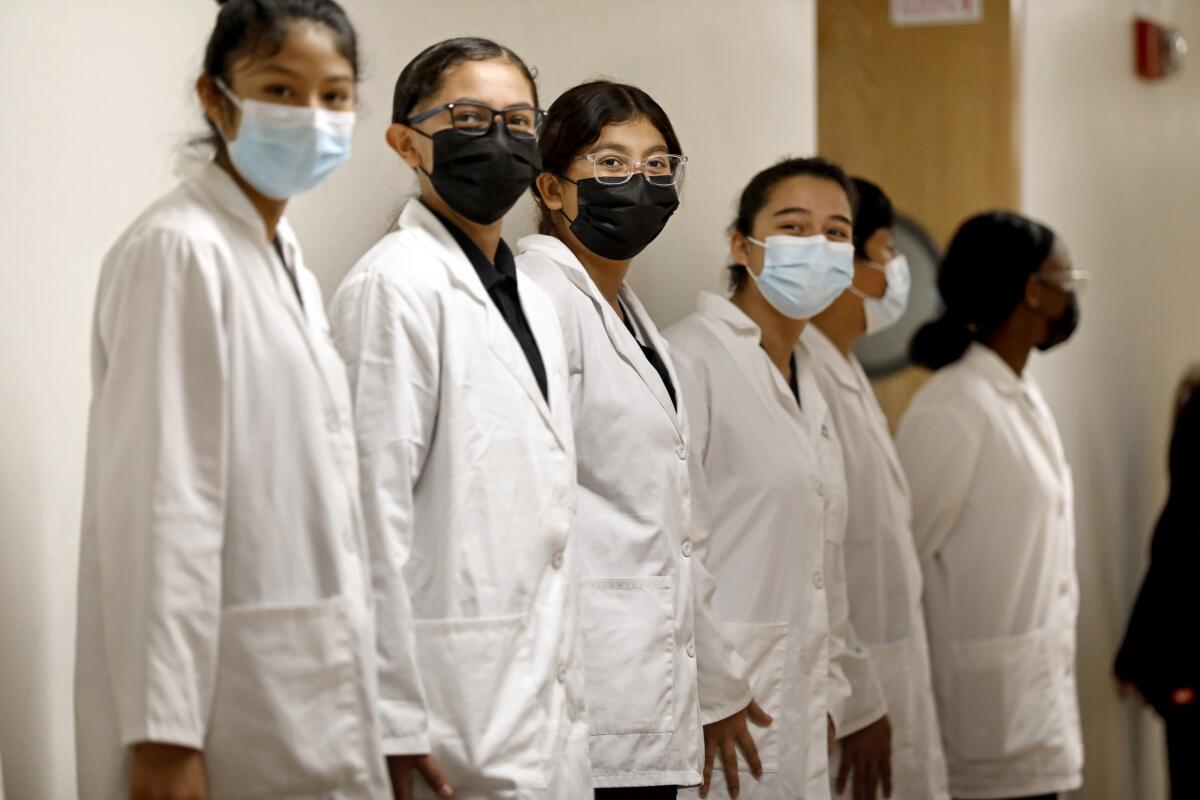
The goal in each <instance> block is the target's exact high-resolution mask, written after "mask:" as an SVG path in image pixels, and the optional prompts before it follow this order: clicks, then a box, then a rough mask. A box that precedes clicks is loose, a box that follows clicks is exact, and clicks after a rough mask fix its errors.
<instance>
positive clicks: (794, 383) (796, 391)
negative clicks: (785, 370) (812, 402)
mask: <svg viewBox="0 0 1200 800" xmlns="http://www.w3.org/2000/svg"><path fill="white" fill-rule="evenodd" d="M759 347H762V345H759ZM763 352H764V353H765V352H767V348H765V347H763ZM768 357H769V356H768ZM771 363H772V364H773V363H774V362H771ZM788 366H789V367H790V368H791V370H792V374H791V375H788V388H789V389H791V390H792V397H794V398H796V405H798V406H800V408H801V410H803V408H804V404H803V403H801V402H800V381H799V379H798V378H797V377H796V354H795V353H792V357H791V358H789V359H788Z"/></svg>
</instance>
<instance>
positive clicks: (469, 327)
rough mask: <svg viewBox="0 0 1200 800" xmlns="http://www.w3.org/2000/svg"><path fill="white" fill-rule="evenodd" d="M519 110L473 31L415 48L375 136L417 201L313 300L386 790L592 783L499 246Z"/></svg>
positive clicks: (529, 394)
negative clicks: (355, 535)
mask: <svg viewBox="0 0 1200 800" xmlns="http://www.w3.org/2000/svg"><path fill="white" fill-rule="evenodd" d="M537 105H538V98H537V89H536V86H535V85H534V81H533V77H532V75H531V73H530V71H529V69H528V67H527V66H526V65H525V63H524V62H523V61H522V60H521V59H520V58H519V57H518V56H517V55H516V54H515V53H513V52H512V51H511V50H509V49H507V48H505V47H502V46H500V45H497V44H496V43H494V42H491V41H488V40H486V39H478V38H458V39H450V40H447V41H443V42H440V43H438V44H435V45H433V46H431V47H429V48H428V49H426V50H424V51H423V52H422V53H420V54H419V55H418V56H417V57H416V58H415V59H413V60H412V62H411V63H409V64H408V65H407V66H406V67H405V68H404V70H403V71H402V72H401V73H400V77H399V79H398V80H397V81H396V90H395V97H394V104H393V109H392V124H391V126H390V127H389V128H388V130H387V141H388V144H389V145H390V146H391V148H392V149H393V150H394V151H395V152H396V154H397V155H398V156H399V157H400V158H401V159H402V160H403V161H404V163H405V164H407V165H408V166H410V167H412V168H413V169H414V170H415V171H416V173H417V178H418V180H419V182H420V194H419V196H418V197H416V198H414V199H413V200H411V201H409V203H408V204H407V205H406V206H405V208H404V211H403V213H402V214H401V216H400V220H399V224H398V228H397V230H395V231H393V232H391V233H389V234H388V235H386V236H385V237H384V238H383V239H382V240H381V241H380V242H379V243H378V244H376V245H375V247H373V248H372V249H371V250H370V251H369V252H368V253H367V254H366V255H365V256H363V258H362V259H361V260H360V261H359V262H358V264H357V265H355V267H354V268H353V269H352V270H351V272H350V273H349V274H348V275H347V276H346V278H345V280H344V281H343V283H342V285H341V287H340V288H339V289H338V291H337V293H336V295H335V297H334V299H333V302H332V306H331V310H330V316H331V319H332V322H333V327H334V332H335V337H336V341H337V345H338V348H339V350H340V351H341V353H342V356H343V358H344V359H345V360H346V362H347V368H348V370H349V374H350V383H351V388H352V392H353V398H354V404H355V421H356V428H357V435H358V446H359V453H360V467H361V468H360V473H361V476H362V486H361V491H362V496H363V507H364V513H365V515H366V522H367V531H368V535H369V541H370V543H371V546H372V579H373V588H374V593H375V603H376V613H377V618H378V622H377V627H378V662H379V663H378V667H379V673H380V694H381V698H382V700H381V716H382V725H383V731H384V751H385V753H386V754H387V755H388V763H389V767H390V770H391V775H392V779H393V784H394V785H395V786H396V789H397V796H398V797H410V796H413V793H414V792H415V793H416V794H418V795H424V796H428V794H429V792H430V791H432V792H433V793H435V794H436V795H437V796H440V797H449V796H452V795H453V794H457V795H458V796H463V797H520V798H523V799H529V800H535V799H536V800H560V799H562V800H583V798H590V797H591V795H592V780H591V768H590V764H589V761H588V753H587V719H586V716H585V708H584V697H583V662H582V658H581V654H580V652H579V649H580V648H578V647H577V645H576V643H577V640H578V639H579V636H580V631H579V630H578V625H577V623H578V598H577V591H578V577H577V569H578V567H577V564H576V562H577V556H576V553H575V546H574V545H573V544H572V543H571V538H572V537H571V530H572V526H573V523H574V506H575V495H576V484H575V450H574V444H573V435H572V430H571V402H570V395H569V393H568V388H567V370H566V361H565V356H564V351H563V343H562V333H561V331H560V329H559V325H558V320H557V317H556V316H555V313H554V307H553V305H552V304H551V302H550V299H549V297H547V296H546V294H545V293H544V292H543V291H542V290H541V289H539V288H538V286H537V285H536V284H535V283H534V282H533V281H531V280H529V279H528V278H527V277H526V276H524V275H521V274H520V273H519V272H518V270H517V268H516V264H515V262H514V259H513V255H512V252H511V251H510V250H509V248H508V246H507V245H506V244H505V243H504V241H503V240H502V239H501V238H500V235H501V218H502V217H503V215H504V213H505V212H506V211H508V209H509V208H510V207H511V206H512V205H513V204H514V203H515V202H516V200H517V199H518V198H519V197H520V196H521V195H522V194H524V193H525V192H526V191H528V190H529V187H530V185H531V184H532V183H533V180H534V178H535V177H536V176H537V174H538V172H539V170H540V167H541V160H540V158H539V154H538V146H537V133H538V129H539V127H540V124H541V118H542V116H543V113H542V112H541V111H540V110H539V109H538V107H537ZM410 620H411V623H410ZM414 772H416V773H418V774H419V777H416V776H414V775H413V773H414ZM414 782H423V783H424V784H427V785H428V788H425V787H424V786H421V785H420V784H419V783H418V786H416V787H414V786H413V783H414Z"/></svg>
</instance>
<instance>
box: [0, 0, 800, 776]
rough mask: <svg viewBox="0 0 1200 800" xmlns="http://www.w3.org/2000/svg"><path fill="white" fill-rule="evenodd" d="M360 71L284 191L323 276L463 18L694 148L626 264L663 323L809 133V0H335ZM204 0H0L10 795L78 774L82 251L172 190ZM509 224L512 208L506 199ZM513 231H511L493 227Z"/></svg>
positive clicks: (85, 296)
mask: <svg viewBox="0 0 1200 800" xmlns="http://www.w3.org/2000/svg"><path fill="white" fill-rule="evenodd" d="M346 5H347V7H348V8H349V9H350V11H351V14H352V16H353V17H354V19H355V21H356V22H357V24H358V27H359V29H360V32H361V34H362V39H363V42H362V44H363V50H364V56H365V62H366V67H367V81H366V83H365V84H364V86H363V109H362V121H361V124H360V127H359V130H358V132H357V134H356V140H355V147H356V152H355V156H354V158H353V159H352V161H351V163H350V164H349V165H348V166H347V167H345V168H343V169H342V170H341V171H340V172H339V173H338V174H337V175H335V177H334V178H333V179H332V180H331V181H330V182H329V183H328V184H327V185H326V186H325V187H323V188H322V189H320V190H318V191H316V192H314V193H312V194H311V195H310V196H307V197H305V198H303V199H302V200H300V201H298V202H297V203H296V204H295V206H294V207H293V209H292V210H291V211H290V212H289V216H291V218H292V221H293V224H295V225H296V227H297V229H298V232H299V235H300V238H301V240H302V241H303V243H304V245H305V247H306V250H307V252H308V256H309V260H310V262H311V265H312V266H313V268H314V269H315V270H316V272H317V273H318V275H319V276H320V278H321V281H322V284H323V286H324V288H325V290H326V292H327V293H328V292H330V291H332V289H333V288H334V287H335V286H336V284H337V282H338V280H339V279H340V278H341V275H342V274H343V273H344V272H345V271H346V270H347V269H349V267H350V266H351V264H352V263H353V262H354V260H355V259H356V258H357V257H358V256H359V255H360V254H361V253H362V252H363V251H364V250H365V249H366V248H367V247H368V246H369V245H370V244H371V243H372V242H373V241H374V240H375V239H376V238H378V236H379V235H380V234H381V233H382V232H383V231H384V229H385V228H386V226H387V224H388V223H389V221H390V220H391V219H392V218H393V217H394V215H395V212H396V211H397V210H398V208H399V206H400V204H401V202H402V200H403V198H404V197H405V196H406V195H407V193H409V192H410V191H411V189H412V181H411V177H410V174H409V173H407V172H406V171H405V170H403V169H402V168H401V167H400V165H399V164H398V163H397V161H396V160H395V159H394V158H393V157H392V156H390V154H389V152H388V151H387V150H386V149H385V147H384V145H383V129H384V127H385V126H386V124H387V122H388V119H389V115H390V110H391V86H392V82H393V81H394V79H395V76H396V73H397V72H398V71H399V69H400V67H401V66H403V64H404V63H405V62H406V61H407V60H408V59H409V58H411V57H412V56H413V55H415V54H416V52H417V50H418V49H419V48H420V47H422V46H424V45H426V44H429V43H432V42H433V41H436V40H437V39H439V38H443V37H446V36H451V35H462V34H482V35H486V36H490V37H493V38H496V39H499V40H500V41H503V42H506V43H508V44H509V45H511V46H512V47H513V48H514V49H515V50H517V51H518V52H520V53H521V54H523V55H524V56H526V57H527V58H528V59H529V61H530V62H531V63H533V64H534V65H536V66H537V67H539V68H540V70H541V73H542V79H541V86H542V92H543V95H544V99H545V101H546V102H547V103H548V102H549V101H550V100H552V99H553V97H554V96H555V95H556V94H557V93H558V92H560V91H561V90H562V89H564V88H566V87H568V86H570V85H572V84H573V83H576V82H578V81H580V80H583V79H585V78H588V77H593V76H597V75H608V76H611V77H615V78H620V79H624V80H628V81H632V82H636V83H638V84H640V85H642V86H643V87H645V88H646V89H648V90H649V91H650V92H651V93H652V94H653V95H654V96H655V97H656V98H657V99H658V100H659V101H660V102H661V103H662V104H663V105H664V106H665V107H666V109H667V111H668V112H669V113H670V114H671V117H672V119H673V121H674V123H675V125H676V126H677V129H678V132H679V134H680V137H681V138H682V140H683V143H684V147H685V148H686V151H687V153H688V155H689V156H690V157H691V159H692V161H691V163H690V164H689V177H688V182H687V187H686V190H685V198H684V205H683V208H682V209H681V210H680V212H679V214H678V216H677V218H676V219H675V220H674V221H673V222H672V223H671V225H670V226H669V227H668V229H667V231H666V233H665V234H664V235H663V237H662V238H661V239H660V241H659V242H656V243H655V244H654V245H653V247H652V248H651V249H650V250H649V251H647V253H646V255H645V257H644V258H642V259H639V263H638V265H637V266H636V268H635V274H634V276H633V277H632V281H633V283H634V284H635V285H636V286H637V288H638V289H639V290H640V291H641V292H642V293H643V295H644V298H645V300H646V302H647V305H648V306H649V307H650V308H651V310H652V311H653V312H654V313H655V314H656V315H657V316H658V318H659V319H660V321H661V322H663V323H669V322H672V321H674V320H675V319H678V318H679V317H681V316H683V315H684V314H685V313H687V312H688V311H689V310H691V308H692V306H693V303H694V298H695V294H696V291H697V290H698V289H700V288H702V287H708V288H714V287H717V286H719V285H720V269H721V267H722V266H723V265H724V263H725V245H724V236H723V231H724V227H725V225H726V223H727V222H728V221H729V219H730V217H731V216H732V207H733V202H734V199H735V196H736V193H737V192H738V190H739V189H740V187H741V185H742V184H743V183H744V182H745V181H746V180H747V179H748V178H749V177H750V175H751V174H752V173H753V172H754V171H755V170H757V169H758V168H760V167H762V166H764V165H765V164H766V163H768V162H770V161H772V160H774V159H775V158H776V157H777V156H779V155H782V154H784V153H805V152H807V151H808V150H810V149H811V147H812V143H813V141H814V129H813V116H814V111H813V109H814V96H815V95H814V89H813V86H814V74H813V71H814V67H813V50H814V48H813V21H812V17H813V3H812V0H756V2H754V3H753V4H743V5H739V6H736V7H735V6H733V5H731V4H730V3H728V2H726V0H657V2H654V3H645V2H641V0H610V1H609V2H605V3H603V4H596V3H584V2H578V0H563V2H558V3H547V2H543V1H542V0H505V1H504V2H503V3H497V2H494V0H454V2H432V3H421V4H418V3H400V2H395V0H348V2H347V3H346ZM215 10H216V6H215V5H214V4H213V3H211V2H208V0H188V2H182V1H181V0H171V2H163V0H116V2H108V3H97V2H89V1H88V0H6V1H5V3H4V25H3V26H0V72H2V74H4V75H5V76H6V77H5V81H6V84H5V85H6V92H5V113H4V119H5V124H4V125H3V126H0V154H2V155H3V162H4V164H5V166H6V167H7V170H8V171H7V174H6V179H5V180H4V181H2V182H0V213H2V218H3V220H4V228H3V230H4V237H3V239H4V246H5V251H4V258H3V259H2V260H0V275H2V280H0V285H2V286H3V287H4V289H5V291H4V292H3V293H0V368H2V370H3V373H2V374H3V375H4V390H3V395H2V396H3V405H2V406H0V410H2V413H0V752H2V753H3V760H4V767H5V774H4V780H5V781H7V789H8V796H10V797H17V798H22V800H24V799H25V798H52V799H53V800H60V798H69V797H71V796H73V793H74V791H73V787H74V762H73V740H72V713H71V675H72V668H73V642H74V630H73V626H74V616H75V615H74V593H75V570H76V559H77V557H76V549H77V541H78V528H79V509H80V498H81V492H82V473H83V469H82V467H83V443H84V435H85V427H86V411H87V402H88V396H89V383H88V362H87V355H88V350H87V348H88V335H89V325H90V317H91V303H92V294H93V291H94V287H95V281H96V276H97V272H98V269H99V263H100V258H101V256H102V255H103V253H104V251H105V250H106V249H107V247H108V245H109V244H110V243H111V242H112V240H113V239H114V238H115V237H116V236H117V234H118V233H119V232H120V230H121V229H122V228H123V227H124V226H125V225H126V224H128V222H129V221H130V220H132V218H133V216H134V215H135V214H137V213H138V212H139V211H140V210H141V209H142V208H143V207H144V206H145V205H146V204H147V203H149V201H150V200H151V199H152V198H154V197H155V196H156V195H157V194H159V193H161V192H162V191H164V190H165V189H167V188H168V187H169V186H170V185H171V183H172V179H171V177H170V170H169V165H170V156H171V153H172V151H173V150H174V149H175V147H176V145H177V144H178V143H179V142H180V141H182V140H183V139H184V138H185V137H186V136H187V135H188V134H190V133H194V132H197V131H199V130H200V125H199V116H198V115H199V112H198V110H197V108H196V106H195V104H194V103H193V102H192V100H191V97H190V92H189V85H190V83H191V81H192V79H193V78H194V76H195V74H196V72H197V70H198V68H199V64H200V59H201V54H202V50H203V45H204V41H205V37H206V36H207V33H208V31H209V29H210V28H211V25H212V22H213V20H214V18H215ZM510 222H511V223H513V224H511V225H510V226H509V230H510V233H513V234H515V233H516V232H518V231H519V230H528V229H529V228H530V227H531V218H530V212H529V209H528V208H526V207H524V206H522V207H520V208H518V209H516V210H514V212H513V215H512V218H511V219H510ZM511 238H512V236H510V239H511Z"/></svg>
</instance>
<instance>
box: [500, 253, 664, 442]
mask: <svg viewBox="0 0 1200 800" xmlns="http://www.w3.org/2000/svg"><path fill="white" fill-rule="evenodd" d="M517 252H518V253H526V252H537V253H540V254H542V255H544V256H546V257H547V258H549V259H550V260H552V261H553V262H554V263H555V264H557V265H559V267H561V268H562V270H563V274H564V275H565V276H566V278H567V280H569V281H570V282H571V283H572V284H574V285H575V287H576V288H577V289H579V290H580V291H581V292H583V293H584V295H585V296H587V297H588V299H590V300H591V301H592V304H593V305H595V306H596V310H597V311H598V313H599V314H600V319H601V320H602V321H603V323H604V330H605V332H606V333H607V334H608V338H609V341H610V342H611V343H612V346H613V349H615V350H616V351H617V354H618V355H620V356H621V358H622V359H623V360H624V361H625V362H626V363H627V364H628V365H629V366H630V367H632V368H633V370H634V372H636V373H637V374H638V377H640V378H641V379H642V382H643V383H645V384H646V386H647V387H648V388H649V389H650V391H651V393H652V394H653V395H654V399H655V400H657V401H658V404H659V405H660V406H662V408H663V411H665V412H666V413H667V416H668V417H670V419H671V424H672V425H674V426H675V430H676V432H678V433H679V434H680V436H681V437H682V435H683V433H682V430H681V426H680V420H679V417H680V413H682V412H677V411H676V409H675V404H674V403H672V402H671V396H670V395H669V394H667V388H666V387H665V386H664V385H663V382H662V378H661V377H659V374H658V372H657V371H656V370H655V369H654V367H653V366H652V365H651V364H650V362H649V361H648V360H647V359H646V356H645V354H644V353H643V352H642V349H641V346H640V345H639V344H638V342H637V340H635V339H634V338H633V336H632V335H630V333H629V331H628V329H626V327H625V324H624V323H623V322H622V321H621V319H620V317H618V316H617V312H616V311H614V310H613V307H612V306H611V305H609V303H608V300H606V299H605V297H604V295H602V294H600V289H599V287H597V286H596V283H595V281H593V280H592V278H591V276H590V275H588V273H587V270H586V269H584V266H583V264H581V263H580V262H579V259H578V258H577V257H576V256H575V254H574V253H572V252H571V248H569V247H567V246H566V244H564V243H563V242H562V241H561V240H560V239H558V238H557V237H554V236H547V235H545V234H533V235H531V236H526V237H524V238H522V239H521V240H520V241H518V242H517ZM618 296H619V297H620V300H621V302H622V303H623V304H624V305H625V309H626V311H628V312H629V313H630V314H631V315H633V319H634V321H635V323H636V327H638V328H640V329H641V330H642V331H643V332H645V334H646V336H647V339H648V340H649V344H650V346H651V347H653V348H654V349H655V350H657V351H658V353H659V355H665V354H666V352H667V342H666V340H665V339H663V338H662V337H661V336H659V335H657V333H656V332H655V331H654V325H653V323H652V321H651V320H650V317H649V315H648V314H647V313H646V309H645V307H644V306H643V305H642V303H641V301H640V300H638V299H637V296H636V295H635V294H634V293H633V290H631V289H630V288H629V287H628V286H626V285H624V284H622V285H621V288H620V290H619V292H618ZM663 361H664V362H665V363H666V366H667V374H668V375H669V376H670V378H671V381H672V382H673V383H674V384H675V386H676V387H678V386H679V376H678V375H676V374H675V369H674V367H673V365H672V364H671V359H670V358H664V359H663Z"/></svg>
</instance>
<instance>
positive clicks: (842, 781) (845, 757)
mask: <svg viewBox="0 0 1200 800" xmlns="http://www.w3.org/2000/svg"><path fill="white" fill-rule="evenodd" d="M849 777H850V754H849V753H847V752H846V745H845V743H844V742H843V743H842V757H841V759H840V760H839V763H838V774H837V793H838V794H839V795H840V794H841V793H842V792H844V791H846V779H847V778H849Z"/></svg>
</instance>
